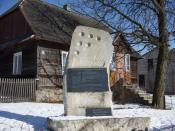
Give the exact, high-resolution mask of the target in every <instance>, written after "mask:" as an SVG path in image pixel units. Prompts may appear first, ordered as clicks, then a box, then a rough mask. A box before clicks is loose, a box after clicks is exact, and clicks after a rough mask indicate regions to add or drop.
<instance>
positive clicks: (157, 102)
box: [153, 0, 168, 109]
mask: <svg viewBox="0 0 175 131" xmlns="http://www.w3.org/2000/svg"><path fill="white" fill-rule="evenodd" d="M164 2H165V1H164V0H157V3H158V4H159V5H160V8H159V9H158V10H159V14H158V22H159V43H160V46H159V47H158V48H159V53H158V61H157V68H156V78H155V84H154V94H153V107H154V108H160V109H164V92H165V79H166V76H167V74H166V71H167V63H168V33H167V28H166V14H165V5H164Z"/></svg>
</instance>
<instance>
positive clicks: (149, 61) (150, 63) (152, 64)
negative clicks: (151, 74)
mask: <svg viewBox="0 0 175 131" xmlns="http://www.w3.org/2000/svg"><path fill="white" fill-rule="evenodd" d="M153 66H154V63H153V59H148V71H150V70H151V69H153V68H154V67H153Z"/></svg>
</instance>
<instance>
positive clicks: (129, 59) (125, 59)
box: [110, 32, 141, 86]
mask: <svg viewBox="0 0 175 131" xmlns="http://www.w3.org/2000/svg"><path fill="white" fill-rule="evenodd" d="M113 45H114V53H113V60H112V61H113V62H112V67H111V74H110V75H111V77H110V83H111V86H115V85H116V84H118V82H120V81H122V83H121V84H123V85H136V84H137V82H138V81H137V64H138V60H139V59H140V58H141V56H140V54H139V53H138V52H136V51H135V50H134V49H133V48H132V47H131V45H130V44H129V43H128V42H127V40H126V39H125V37H124V35H123V34H122V33H121V32H119V33H117V35H116V36H115V38H114V42H113Z"/></svg>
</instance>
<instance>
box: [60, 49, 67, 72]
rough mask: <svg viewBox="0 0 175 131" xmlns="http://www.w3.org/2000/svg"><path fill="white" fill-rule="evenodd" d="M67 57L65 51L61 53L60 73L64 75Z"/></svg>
mask: <svg viewBox="0 0 175 131" xmlns="http://www.w3.org/2000/svg"><path fill="white" fill-rule="evenodd" d="M67 55H68V52H66V51H62V52H61V64H62V73H64V69H65V66H66V60H67Z"/></svg>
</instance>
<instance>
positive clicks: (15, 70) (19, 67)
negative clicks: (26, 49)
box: [13, 51, 22, 75]
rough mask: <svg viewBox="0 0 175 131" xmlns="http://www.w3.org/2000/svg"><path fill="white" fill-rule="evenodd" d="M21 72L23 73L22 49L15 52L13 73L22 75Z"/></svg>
mask: <svg viewBox="0 0 175 131" xmlns="http://www.w3.org/2000/svg"><path fill="white" fill-rule="evenodd" d="M20 56H21V57H20ZM20 59H21V65H20ZM21 73H22V51H20V52H17V53H14V54H13V75H21Z"/></svg>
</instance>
